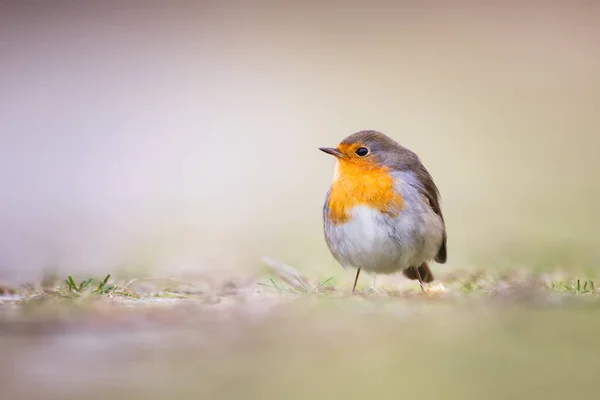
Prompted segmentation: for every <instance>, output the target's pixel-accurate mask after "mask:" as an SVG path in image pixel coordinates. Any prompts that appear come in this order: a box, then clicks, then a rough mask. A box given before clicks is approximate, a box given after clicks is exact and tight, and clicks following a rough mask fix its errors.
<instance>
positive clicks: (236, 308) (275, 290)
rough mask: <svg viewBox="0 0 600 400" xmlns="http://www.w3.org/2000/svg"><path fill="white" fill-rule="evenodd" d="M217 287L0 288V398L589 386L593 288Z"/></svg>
mask: <svg viewBox="0 0 600 400" xmlns="http://www.w3.org/2000/svg"><path fill="white" fill-rule="evenodd" d="M270 265H271V267H272V268H271V270H270V271H269V272H266V273H264V274H262V275H260V276H257V277H252V278H248V279H232V280H228V281H224V282H222V283H221V284H219V285H218V287H217V286H212V287H211V286H209V285H204V286H203V285H202V284H201V283H199V282H181V281H177V280H172V279H134V280H129V281H125V280H119V279H113V278H112V277H111V276H106V277H102V278H97V279H96V278H88V279H74V278H72V277H70V276H69V277H66V278H65V279H62V278H60V279H55V278H48V279H46V280H45V281H44V282H42V283H40V284H39V285H31V286H25V287H20V288H11V287H3V288H2V289H1V292H2V293H1V294H0V354H2V359H3V362H2V373H1V374H0V389H1V390H2V393H1V395H0V397H1V398H2V399H7V400H12V399H24V398H27V399H75V398H86V399H96V398H97V399H100V398H103V399H105V398H112V399H138V398H139V399H163V398H167V397H175V396H176V397H178V398H231V399H238V398H244V399H263V398H273V399H280V398H286V399H287V398H289V399H301V398H318V399H321V398H322V399H336V398H342V397H343V398H416V397H418V398H422V399H430V398H431V399H434V398H447V399H467V398H489V399H504V398H569V397H592V396H594V395H597V393H598V390H600V383H599V382H600V381H598V379H597V376H598V372H600V364H599V362H598V356H600V342H599V341H598V337H599V335H600V301H599V300H600V296H598V294H599V293H600V290H599V288H598V285H597V283H596V282H594V281H593V280H589V279H586V278H584V277H579V278H578V277H576V276H568V275H564V274H559V273H558V272H556V273H552V274H546V275H532V274H529V273H527V272H523V271H512V272H509V273H505V274H503V275H490V274H482V273H474V272H470V273H466V272H465V273H458V272H457V273H454V274H449V275H446V276H440V279H439V283H441V284H442V285H443V287H444V289H445V290H440V288H441V286H438V287H437V289H438V290H437V291H432V292H431V293H429V294H428V293H422V292H421V291H420V290H419V287H418V286H416V285H414V284H413V283H412V282H407V286H405V287H403V288H400V289H399V288H397V287H388V286H386V285H385V284H384V285H382V286H381V287H378V290H375V291H374V290H372V289H370V288H369V287H368V286H369V285H368V282H365V285H363V287H361V289H360V290H359V292H358V293H357V294H356V295H352V294H351V293H350V288H349V287H348V286H346V285H342V284H338V283H336V282H335V280H334V279H325V280H322V281H320V282H317V281H313V280H311V279H308V278H306V277H304V276H301V275H300V274H298V273H297V272H296V271H295V270H293V269H292V268H291V267H288V266H285V265H283V264H281V263H277V262H270Z"/></svg>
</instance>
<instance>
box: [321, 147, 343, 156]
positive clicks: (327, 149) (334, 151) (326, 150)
mask: <svg viewBox="0 0 600 400" xmlns="http://www.w3.org/2000/svg"><path fill="white" fill-rule="evenodd" d="M319 150H321V151H322V152H324V153H327V154H331V155H332V156H335V157H337V158H341V157H343V156H344V153H342V152H341V151H339V150H338V149H335V148H333V147H319Z"/></svg>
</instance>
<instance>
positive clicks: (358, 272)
mask: <svg viewBox="0 0 600 400" xmlns="http://www.w3.org/2000/svg"><path fill="white" fill-rule="evenodd" d="M359 275H360V268H359V269H358V270H357V271H356V278H354V286H352V294H354V291H355V290H356V282H358V276H359Z"/></svg>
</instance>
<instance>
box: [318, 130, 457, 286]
mask: <svg viewBox="0 0 600 400" xmlns="http://www.w3.org/2000/svg"><path fill="white" fill-rule="evenodd" d="M319 150H321V151H323V152H325V153H327V154H331V155H332V156H334V157H335V158H336V165H335V173H334V176H333V182H332V184H331V187H330V188H329V190H328V191H327V196H326V198H325V205H324V207H323V228H324V231H325V241H326V242H327V246H328V247H329V250H330V251H331V254H332V255H333V257H334V258H335V259H336V260H337V261H338V262H339V263H340V264H341V265H342V266H343V267H344V268H346V267H353V268H356V269H357V271H356V278H355V279H354V286H353V287H352V293H354V292H355V290H356V283H357V281H358V276H359V275H360V271H361V270H362V269H364V270H366V271H368V272H370V273H372V274H373V276H375V274H391V273H394V272H397V271H402V273H403V275H404V276H405V277H407V278H408V279H413V280H418V281H419V283H420V285H421V289H423V290H424V288H423V282H426V283H429V282H432V281H433V280H434V278H433V274H432V273H431V270H430V269H429V265H428V264H427V263H428V262H429V261H430V260H432V259H435V261H437V262H438V263H440V264H443V263H445V262H446V226H445V222H444V217H443V215H442V210H441V208H440V194H439V191H438V188H437V187H436V185H435V183H434V182H433V178H432V177H431V175H430V174H429V172H428V171H427V169H425V167H424V166H423V164H422V163H421V161H420V160H419V157H418V156H417V155H416V154H415V153H413V152H412V151H410V150H408V149H407V148H405V147H402V146H401V145H400V144H398V143H396V142H395V141H394V140H392V139H391V138H389V137H388V136H386V135H384V134H383V133H381V132H377V131H372V130H365V131H360V132H356V133H354V134H352V135H350V136H348V137H347V138H345V139H344V140H343V141H342V142H341V143H340V144H339V145H338V146H337V147H336V148H331V147H320V148H319Z"/></svg>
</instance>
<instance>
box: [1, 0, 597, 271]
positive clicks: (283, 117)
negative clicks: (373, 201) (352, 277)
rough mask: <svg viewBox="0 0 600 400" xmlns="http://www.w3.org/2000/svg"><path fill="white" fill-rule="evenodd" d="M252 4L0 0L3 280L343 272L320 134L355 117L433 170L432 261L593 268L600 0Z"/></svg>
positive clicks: (338, 129) (330, 137) (325, 137)
mask: <svg viewBox="0 0 600 400" xmlns="http://www.w3.org/2000/svg"><path fill="white" fill-rule="evenodd" d="M33 3H35V2H33ZM242 3H243V2H240V3H233V2H226V1H221V2H216V1H215V2H195V3H194V2H172V3H168V2H164V3H163V4H161V2H141V1H140V2H134V1H121V2H116V1H115V2H97V4H96V3H90V2H88V3H87V5H84V4H79V5H77V2H67V1H64V2H61V1H57V2H39V5H33V6H26V5H23V4H22V2H21V5H18V4H19V2H6V3H4V4H2V8H0V10H1V13H0V15H1V19H2V21H1V23H0V54H1V55H2V56H1V58H0V68H1V73H0V90H1V91H0V93H1V95H0V135H1V136H0V190H1V195H0V278H2V279H4V280H24V279H34V278H35V277H37V276H39V273H40V272H41V271H42V269H43V268H45V267H48V266H56V267H59V270H60V271H63V272H65V273H67V272H68V273H96V274H103V273H106V272H110V271H115V270H116V269H117V267H124V268H128V269H132V270H136V271H139V270H140V269H141V270H143V271H144V273H160V274H163V275H164V274H165V273H166V274H168V275H171V276H180V275H181V274H183V273H189V272H202V271H208V272H212V271H215V270H216V271H221V272H223V271H233V272H236V271H237V272H239V271H243V270H248V269H252V268H256V267H257V266H258V265H259V260H260V257H261V256H262V255H271V256H275V257H279V258H282V259H284V260H285V261H287V262H289V263H292V264H294V265H295V266H296V267H298V268H299V269H301V270H302V271H305V272H307V273H308V274H311V276H314V277H326V276H330V275H332V274H339V273H340V271H341V270H340V269H339V267H338V266H337V265H336V263H335V262H334V261H333V259H332V258H331V257H330V255H329V253H328V251H327V249H326V247H325V243H324V241H323V238H322V231H321V206H322V201H323V197H324V194H325V191H326V190H327V187H328V185H329V183H330V180H331V176H332V173H333V160H332V159H331V158H329V157H327V156H326V155H324V154H323V153H321V152H319V151H318V150H317V147H319V146H323V145H335V144H337V142H339V141H340V140H341V139H342V138H343V137H344V136H346V135H348V134H350V133H352V132H354V131H356V130H359V129H364V128H371V129H378V130H381V131H383V132H385V133H388V134H389V135H391V136H392V137H394V138H395V139H397V140H398V141H399V142H401V143H402V144H404V145H406V146H407V147H409V148H411V149H413V150H414V151H416V152H417V153H418V154H419V155H420V156H421V158H422V159H423V161H424V163H425V165H426V166H427V167H428V169H429V170H430V172H431V173H432V174H433V176H434V178H435V179H436V182H437V183H438V186H439V188H440V190H441V192H442V196H443V209H444V211H445V214H446V219H447V224H448V231H449V262H448V267H443V268H442V267H435V268H436V270H437V271H441V270H443V269H445V268H449V269H450V270H452V269H454V268H462V267H469V268H477V267H485V268H503V267H521V266H525V267H532V268H534V267H535V268H544V267H547V268H553V267H556V266H565V267H570V268H579V267H592V268H593V267H595V266H598V265H599V264H598V262H599V261H600V251H599V250H598V248H599V244H600V243H599V239H598V226H599V222H600V217H599V214H598V212H597V211H596V205H597V203H598V202H599V201H600V189H599V187H598V182H599V179H598V168H599V167H600V160H599V157H598V151H599V144H600V138H599V130H598V129H599V128H600V113H599V109H600V78H599V73H598V71H600V46H598V38H599V37H600V24H598V20H599V16H600V13H599V12H598V7H594V6H591V5H586V6H578V5H574V4H572V3H571V2H566V1H565V2H564V5H560V4H557V5H552V6H544V7H543V8H540V7H534V6H523V5H519V3H515V5H513V6H507V5H504V6H502V5H494V6H492V5H490V6H485V7H484V6H479V7H477V8H474V7H468V6H466V5H463V6H458V5H456V4H455V5H452V6H451V5H449V4H448V5H445V6H434V5H428V6H415V5H412V6H408V5H402V4H398V3H396V5H394V6H391V5H385V4H384V3H377V2H375V3H373V2H369V3H368V5H360V4H358V3H352V4H353V5H351V6H348V4H350V3H342V2H339V3H337V4H333V3H332V4H333V5H329V6H324V5H319V4H318V3H314V4H311V3H306V2H305V3H303V4H304V5H302V6H292V5H289V4H287V5H277V3H273V4H269V3H267V2H262V3H261V2H253V3H252V5H249V4H247V5H245V6H243V5H242ZM343 4H345V5H343ZM365 4H367V3H365ZM165 271H166V272H165Z"/></svg>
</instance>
